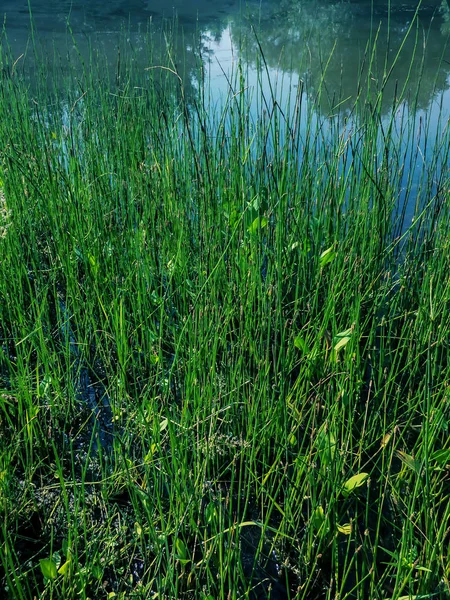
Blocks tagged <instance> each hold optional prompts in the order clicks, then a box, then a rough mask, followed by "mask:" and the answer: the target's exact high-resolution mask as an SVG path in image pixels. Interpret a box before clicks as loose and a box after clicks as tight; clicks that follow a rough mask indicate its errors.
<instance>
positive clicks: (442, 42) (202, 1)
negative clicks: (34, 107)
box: [0, 0, 450, 222]
mask: <svg viewBox="0 0 450 600" xmlns="http://www.w3.org/2000/svg"><path fill="white" fill-rule="evenodd" d="M389 6H390V7H391V11H390V13H389V10H388V7H389ZM417 7H418V2H417V1H414V0H412V1H407V0H390V2H389V1H388V0H372V1H371V0H360V1H358V0H247V2H243V1H240V0H171V2H167V1H166V0H128V1H125V0H109V1H108V2H104V1H102V2H100V1H99V0H91V1H90V2H86V1H82V0H30V8H31V13H32V18H33V23H34V28H35V38H34V40H35V41H36V42H37V45H38V47H39V48H40V49H43V51H44V53H47V54H48V55H49V56H50V57H53V56H59V57H60V58H59V65H60V66H61V67H62V68H63V69H64V64H65V62H66V61H67V59H68V58H70V57H71V56H74V55H75V54H77V53H78V52H80V53H81V54H82V55H85V56H87V55H88V53H89V52H90V51H92V50H94V51H96V50H98V51H99V52H100V53H101V55H104V56H106V57H107V59H108V62H109V65H110V68H111V72H114V70H115V69H116V66H117V63H118V50H117V49H118V45H119V42H120V40H121V39H123V36H124V35H125V36H126V38H127V40H128V41H129V42H130V44H131V47H132V48H133V61H134V63H135V66H136V67H137V69H138V71H139V70H141V71H142V72H144V69H145V68H146V67H149V66H151V65H152V64H153V65H154V64H161V61H162V60H167V56H166V58H165V59H163V58H162V56H163V55H164V53H165V44H166V42H165V38H164V36H163V35H161V34H160V32H161V30H162V29H165V30H166V31H169V29H171V26H172V25H173V23H174V22H175V20H176V23H177V26H176V28H175V31H176V32H177V33H176V39H175V43H174V44H173V49H172V50H171V52H172V54H171V60H172V61H173V64H174V65H176V68H177V69H182V71H183V76H184V83H185V88H186V94H188V93H189V91H192V90H193V89H194V88H197V87H198V85H199V73H200V69H199V63H200V62H201V63H202V64H203V73H204V76H205V78H206V80H207V81H209V82H210V84H211V85H210V90H211V98H210V102H211V106H217V104H220V101H221V99H223V98H225V97H226V96H227V94H228V93H229V91H230V87H229V78H228V76H229V75H230V73H232V72H233V69H234V70H235V68H236V65H237V62H238V59H239V60H242V61H243V64H244V65H246V67H245V68H246V79H247V85H248V87H249V88H250V89H252V88H254V89H257V88H258V86H259V87H261V86H262V89H263V91H264V93H265V94H266V95H267V96H268V97H269V96H270V95H271V93H272V91H273V90H274V89H275V88H276V91H275V95H276V97H277V99H278V101H279V103H280V105H283V104H285V103H286V101H287V99H288V98H292V97H293V96H294V95H295V94H296V93H297V90H298V89H302V90H303V89H304V90H305V98H304V102H303V103H302V104H303V106H304V107H306V106H307V103H308V99H310V98H314V104H315V107H316V118H317V119H318V120H322V121H323V123H324V124H323V125H321V126H323V127H324V128H326V127H328V126H329V121H330V117H331V116H332V115H333V114H334V113H335V107H336V106H339V107H340V108H341V110H344V111H347V112H350V111H351V110H352V107H353V105H354V102H355V99H356V97H357V96H358V93H359V91H360V90H359V87H358V82H359V81H363V87H367V82H369V83H370V85H373V86H374V87H377V86H379V85H380V81H381V79H382V77H383V73H385V72H386V71H389V69H390V65H391V64H392V63H394V62H395V66H394V68H393V69H392V73H391V75H390V77H389V80H388V81H387V83H386V85H385V86H384V89H383V99H384V100H383V102H384V105H383V114H384V115H386V116H387V115H389V110H390V107H391V106H392V102H393V101H394V99H395V98H398V95H399V94H400V93H402V94H403V97H404V101H403V103H402V104H401V105H400V106H399V107H398V115H399V117H398V121H399V122H400V121H403V122H404V120H405V119H412V120H413V122H414V127H415V128H416V129H417V132H418V134H417V140H418V143H419V144H421V146H423V154H424V160H426V154H427V153H428V155H430V156H431V155H432V154H433V148H434V140H436V139H437V140H439V127H441V128H442V127H443V126H445V123H446V121H447V119H448V115H449V112H450V45H448V44H447V42H448V34H449V32H450V7H449V4H448V0H443V1H442V0H422V2H421V3H420V7H419V9H418V16H419V18H418V21H417V25H414V26H413V27H412V28H411V30H410V25H411V22H412V19H413V17H414V14H415V11H416V9H417ZM0 16H3V17H4V23H5V30H6V33H7V37H8V43H9V44H10V46H11V51H12V56H13V60H14V61H17V62H16V63H15V65H14V68H16V69H23V70H24V71H25V72H27V73H29V74H30V76H31V78H32V77H33V73H34V58H33V52H32V51H31V47H32V45H33V44H32V43H31V41H30V40H31V38H30V10H29V6H28V0H4V1H2V0H0ZM69 28H70V35H69V36H68V35H67V33H68V31H69ZM409 30H410V31H409ZM408 31H409V34H408V35H407V37H406V38H405V35H406V34H407V33H408ZM375 38H377V40H378V41H377V44H376V50H375V51H373V53H372V52H371V51H370V52H368V51H367V48H371V47H372V45H373V42H374V40H375ZM261 49H262V51H263V54H264V61H265V66H266V67H267V68H266V70H265V72H263V73H262V74H261V70H260V69H258V65H259V67H260V66H261ZM386 57H387V61H388V62H387V63H386ZM166 64H167V63H166ZM8 68H9V69H11V66H9V67H8ZM361 74H362V75H361ZM267 76H270V79H271V81H272V85H273V86H274V87H272V88H270V86H269V81H268V77H267ZM419 81H420V85H418V83H419ZM234 91H237V90H234ZM319 92H320V98H319V100H317V97H318V95H319ZM260 108H261V106H258V105H257V102H256V100H255V111H257V110H259V109H260ZM386 118H387V117H386ZM439 120H440V124H439ZM400 129H401V128H400ZM424 130H427V131H428V143H427V145H426V150H425V144H424V139H423V135H422V136H421V134H420V133H419V131H424ZM421 151H422V150H421ZM443 166H444V167H445V165H443ZM415 169H416V170H417V175H415V174H413V183H412V190H414V189H417V190H418V189H419V185H420V177H421V165H420V164H417V165H413V166H412V170H413V171H414V170H415ZM407 175H409V174H407ZM405 186H406V180H405ZM416 195H417V194H416ZM415 199H416V198H415V197H414V193H413V194H411V199H410V210H409V211H408V219H407V220H409V222H410V221H411V219H412V216H413V207H414V202H415Z"/></svg>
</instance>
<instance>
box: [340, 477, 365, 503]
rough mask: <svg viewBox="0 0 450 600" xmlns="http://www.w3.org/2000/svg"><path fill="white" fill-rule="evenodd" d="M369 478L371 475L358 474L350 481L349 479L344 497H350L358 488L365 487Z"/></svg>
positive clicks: (344, 490) (345, 485)
mask: <svg viewBox="0 0 450 600" xmlns="http://www.w3.org/2000/svg"><path fill="white" fill-rule="evenodd" d="M368 478H369V473H358V474H357V475H353V477H350V479H347V481H346V482H345V483H344V486H343V488H342V495H343V496H345V497H347V496H349V495H350V494H351V493H352V492H353V490H356V488H359V487H361V486H362V485H364V483H365V482H366V481H367V479H368Z"/></svg>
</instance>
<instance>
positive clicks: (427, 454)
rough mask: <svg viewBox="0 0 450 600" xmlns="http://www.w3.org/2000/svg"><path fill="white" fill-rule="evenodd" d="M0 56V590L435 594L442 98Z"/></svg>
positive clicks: (443, 211) (449, 329) (447, 192)
mask: <svg viewBox="0 0 450 600" xmlns="http://www.w3.org/2000/svg"><path fill="white" fill-rule="evenodd" d="M370 56H371V54H370V51H368V54H367V61H368V62H370ZM2 61H3V66H4V67H5V68H4V70H3V77H2V80H1V84H0V114H1V115H2V118H1V119H0V169H1V171H0V339H1V345H0V434H1V437H0V505H1V514H2V520H1V534H0V559H1V562H0V589H1V590H2V591H1V592H0V595H1V597H2V598H13V599H19V600H31V599H33V598H41V599H42V600H48V599H50V598H52V599H57V598H58V599H59V598H61V599H62V598H64V599H65V600H69V599H75V598H77V599H78V598H82V599H87V598H91V599H92V600H93V599H102V598H105V599H111V598H121V599H122V598H123V599H125V598H142V599H144V598H145V599H146V598H160V599H162V598H167V599H169V598H170V599H175V598H190V599H196V600H197V599H198V600H201V599H203V600H231V599H236V600H237V599H241V598H250V599H256V598H272V600H276V599H281V598H282V599H286V598H288V599H290V600H294V599H296V600H314V599H317V600H319V599H330V600H331V599H332V598H333V599H334V598H336V599H337V598H339V599H340V600H343V599H344V598H348V599H350V598H358V599H361V600H363V599H364V600H367V599H371V600H375V599H380V600H381V599H392V600H399V599H400V598H405V599H406V598H411V599H412V598H421V599H425V598H448V597H449V595H450V585H449V580H448V578H449V575H450V562H449V557H448V548H449V544H450V536H449V532H450V503H449V493H450V471H449V465H450V441H449V440H450V437H449V422H450V411H449V403H450V386H449V384H450V362H449V346H450V278H449V274H450V235H449V234H450V231H449V229H450V225H449V224H450V215H449V198H450V181H449V171H448V153H449V148H450V146H449V142H450V139H449V130H448V126H447V125H448V121H446V118H447V117H446V116H445V113H444V112H442V117H441V122H440V124H439V126H438V128H437V133H436V132H435V131H434V130H433V133H432V134H431V133H430V132H431V130H430V129H428V125H427V122H426V121H424V120H423V119H420V118H419V116H418V115H416V113H415V112H414V90H413V94H412V95H411V98H410V102H409V106H408V107H407V105H406V103H405V101H404V98H403V97H402V95H401V94H402V92H401V90H399V95H398V98H397V100H396V104H395V105H394V106H392V112H391V113H390V114H391V116H390V117H389V116H388V117H383V116H382V104H383V103H382V92H383V86H384V82H383V80H379V81H378V84H377V83H376V82H375V81H374V80H373V78H372V77H371V76H370V75H368V76H367V78H366V79H365V78H364V77H363V75H362V76H361V81H360V88H361V89H364V93H361V94H360V95H359V97H358V98H357V99H356V100H355V105H354V108H353V111H352V113H351V114H348V113H347V114H343V113H341V112H340V111H339V108H333V107H331V106H330V114H329V116H328V117H324V116H321V117H317V116H316V113H315V112H314V104H315V102H316V101H317V98H318V96H315V97H312V98H311V97H310V98H309V100H308V104H307V105H306V99H307V95H306V94H305V92H307V91H308V90H304V89H303V88H301V87H300V88H298V90H297V94H296V95H295V96H291V101H290V105H289V106H280V104H279V103H278V102H277V101H276V97H277V92H276V90H275V89H274V87H272V89H271V90H270V88H269V87H267V86H266V85H263V84H262V77H263V75H264V56H263V55H261V85H260V86H257V87H256V89H252V88H250V87H248V86H247V84H246V73H245V70H244V69H243V68H242V67H240V66H239V65H238V66H237V67H236V70H235V73H234V74H233V75H231V76H230V81H229V83H230V91H229V96H228V97H227V98H224V99H223V103H222V104H220V103H217V105H216V107H215V109H214V110H211V109H210V108H209V99H208V93H209V92H208V84H207V83H204V84H203V85H201V86H200V88H199V91H198V94H197V95H196V96H195V95H194V96H192V94H191V95H190V96H189V97H188V96H187V95H186V94H185V93H184V87H183V85H184V84H183V80H182V78H181V77H179V76H178V74H177V68H176V66H175V64H174V63H173V62H171V60H170V56H169V58H168V62H167V68H165V69H163V68H155V69H150V70H147V71H141V70H139V69H136V68H135V67H133V62H132V61H127V60H126V58H124V54H122V58H121V62H120V63H119V64H118V70H119V71H118V72H117V73H115V75H114V77H109V76H108V75H107V72H108V71H107V69H105V68H103V67H102V61H101V59H98V58H97V59H94V58H93V59H92V61H91V62H90V63H82V62H80V64H79V65H78V66H75V65H72V66H70V65H69V67H66V68H65V69H64V71H63V70H61V72H60V75H57V74H55V71H57V69H56V70H55V71H53V72H52V75H51V77H50V75H49V73H47V72H46V70H45V65H44V64H43V66H42V72H41V73H39V74H38V79H37V82H36V81H35V82H34V83H32V84H31V83H29V81H28V80H27V78H26V77H25V76H22V75H21V74H20V73H19V72H18V71H17V70H15V69H14V65H12V64H10V67H11V68H6V67H7V64H8V58H7V55H5V54H4V55H3V58H2ZM385 76H386V77H387V76H389V68H387V69H386V70H385ZM274 85H275V83H273V86H274ZM376 86H377V87H376ZM192 89H195V88H192ZM324 89H325V86H324ZM405 89H407V86H406V87H405ZM318 93H320V90H319V92H318ZM322 105H323V103H322ZM255 106H257V107H260V108H259V109H257V110H255V108H254V107H255ZM413 174H414V177H413ZM407 204H408V205H409V206H410V207H411V208H410V209H407ZM408 210H412V211H413V212H414V219H413V220H412V221H411V218H410V216H409V217H408V218H406V217H407V215H408V214H409V213H408Z"/></svg>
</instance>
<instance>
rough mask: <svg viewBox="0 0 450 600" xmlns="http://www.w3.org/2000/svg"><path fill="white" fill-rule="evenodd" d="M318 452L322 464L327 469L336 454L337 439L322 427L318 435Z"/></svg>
mask: <svg viewBox="0 0 450 600" xmlns="http://www.w3.org/2000/svg"><path fill="white" fill-rule="evenodd" d="M317 450H318V452H319V457H320V462H321V464H322V465H323V466H325V467H327V466H329V465H330V464H331V462H332V461H333V460H334V455H335V453H336V438H335V436H334V434H333V433H332V432H331V431H327V429H326V428H325V427H322V428H321V429H320V431H319V433H318V435H317Z"/></svg>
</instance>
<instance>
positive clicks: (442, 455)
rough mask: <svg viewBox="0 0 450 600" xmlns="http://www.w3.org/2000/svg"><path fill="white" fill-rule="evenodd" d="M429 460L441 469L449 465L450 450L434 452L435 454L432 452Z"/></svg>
mask: <svg viewBox="0 0 450 600" xmlns="http://www.w3.org/2000/svg"><path fill="white" fill-rule="evenodd" d="M430 460H431V461H432V462H433V461H434V462H436V463H437V464H438V465H439V466H441V467H443V466H445V465H446V464H448V463H450V450H436V452H433V454H432V455H431V456H430Z"/></svg>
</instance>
